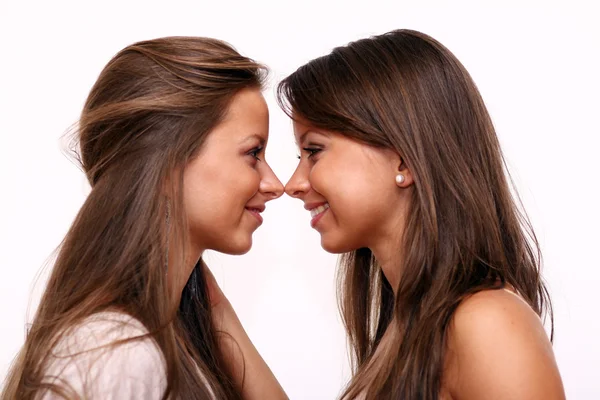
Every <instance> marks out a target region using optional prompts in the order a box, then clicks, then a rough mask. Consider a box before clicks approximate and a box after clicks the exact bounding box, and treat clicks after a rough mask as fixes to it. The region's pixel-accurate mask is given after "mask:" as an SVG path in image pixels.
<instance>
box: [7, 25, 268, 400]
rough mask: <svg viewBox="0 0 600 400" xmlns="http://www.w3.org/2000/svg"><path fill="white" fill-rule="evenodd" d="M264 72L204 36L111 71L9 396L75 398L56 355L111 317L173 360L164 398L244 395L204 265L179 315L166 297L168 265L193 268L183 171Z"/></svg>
mask: <svg viewBox="0 0 600 400" xmlns="http://www.w3.org/2000/svg"><path fill="white" fill-rule="evenodd" d="M265 73H266V69H265V68H264V67H263V66H262V65H260V64H257V63H256V62H254V61H252V60H251V59H249V58H247V57H243V56H241V55H240V54H239V53H238V52H236V51H235V50H234V49H233V48H232V47H231V46H230V45H228V44H226V43H224V42H221V41H218V40H215V39H210V38H197V37H168V38H161V39H155V40H149V41H143V42H139V43H135V44H133V45H130V46H128V47H126V48H125V49H123V50H122V51H120V52H119V53H118V54H117V55H116V56H115V57H114V58H113V59H112V60H111V61H110V62H109V63H108V64H107V65H106V67H105V68H104V69H103V71H102V72H101V74H100V76H99V78H98V80H97V81H96V83H95V85H94V87H93V88H92V90H91V92H90V94H89V96H88V98H87V101H86V103H85V106H84V109H83V112H82V114H81V118H80V121H79V124H78V130H77V133H78V135H77V140H78V144H79V148H80V154H79V157H80V162H81V165H82V167H83V170H84V171H85V174H86V176H87V178H88V180H89V183H90V185H91V192H90V194H89V196H88V197H87V199H86V201H85V203H84V204H83V206H82V208H81V210H80V211H79V213H78V215H77V217H76V218H75V221H74V222H73V224H72V226H71V228H70V230H69V232H68V233H67V235H66V237H65V238H64V240H63V242H62V244H61V246H60V250H59V253H58V257H57V260H56V263H55V265H54V268H53V270H52V274H51V276H50V279H49V281H48V284H47V288H46V290H45V292H44V295H43V297H42V299H41V303H40V306H39V308H38V310H37V312H36V315H35V318H34V320H33V323H32V325H31V328H30V329H29V331H28V334H27V337H26V340H25V344H24V346H23V348H22V350H21V352H20V353H19V355H18V357H17V359H16V361H15V362H14V363H13V365H12V369H11V372H10V373H9V376H8V378H7V381H6V387H5V389H4V392H3V396H2V398H3V399H16V398H18V399H33V398H34V397H35V396H36V395H37V394H39V393H40V392H42V391H44V390H51V391H53V392H55V393H57V394H60V395H62V396H63V397H66V398H76V397H77V396H78V395H77V394H75V393H73V391H72V389H70V388H68V387H65V386H64V385H60V382H54V383H52V382H51V381H49V380H48V377H47V376H45V371H46V368H47V366H48V362H49V361H48V355H49V354H50V353H51V350H52V349H53V348H54V347H55V346H56V344H57V343H58V341H59V340H60V337H61V334H62V333H64V332H66V331H68V329H69V328H72V327H74V326H76V324H77V323H78V322H80V321H82V320H83V319H84V318H85V317H87V316H90V315H92V314H94V313H97V312H100V311H104V310H118V311H121V312H125V313H127V314H129V315H131V316H133V317H135V318H137V319H138V320H139V321H141V322H142V323H143V324H144V326H145V327H146V328H147V329H148V331H149V332H150V333H149V335H150V336H151V337H152V338H153V339H154V340H155V341H156V342H157V344H158V346H159V348H160V350H161V351H162V353H163V355H164V359H165V361H166V372H167V390H166V392H165V393H164V396H163V398H165V399H166V398H167V397H174V398H184V399H208V398H209V395H210V393H211V392H212V393H214V395H215V397H216V398H218V399H236V398H240V395H239V393H238V392H237V391H236V388H235V387H234V384H233V382H232V379H231V378H230V376H229V375H228V373H227V371H226V368H225V366H224V361H223V358H222V355H221V353H220V351H219V348H218V346H217V332H215V329H214V327H213V325H212V323H211V308H210V304H209V301H208V297H207V288H206V281H205V277H204V275H203V268H202V265H201V263H202V262H201V261H200V262H199V263H198V264H197V265H196V268H195V269H194V270H193V272H192V274H191V276H190V277H189V280H188V281H187V284H186V286H185V288H184V290H183V293H182V296H181V302H180V305H179V309H178V310H177V309H173V307H172V306H170V305H169V302H168V301H167V299H169V298H171V296H172V293H170V290H169V282H168V280H167V274H166V272H167V271H166V259H167V255H168V253H169V252H168V248H170V249H173V248H174V249H175V250H176V251H175V252H174V253H175V254H173V252H172V254H171V257H169V259H170V261H169V271H170V272H169V274H171V271H173V272H175V273H176V272H177V271H179V270H183V269H185V267H184V263H185V261H186V259H187V255H186V247H187V246H186V244H188V226H187V216H186V213H185V210H184V209H183V199H182V193H183V191H182V186H183V171H184V169H185V166H186V165H187V163H188V161H189V160H190V159H191V158H192V157H194V156H195V155H196V154H198V152H199V149H200V148H201V146H202V144H203V142H204V140H205V138H206V137H207V135H208V134H209V132H210V131H211V130H212V129H213V128H214V127H215V126H216V125H217V124H219V123H220V121H221V120H222V118H223V117H224V114H225V112H226V111H227V108H228V105H229V104H230V102H231V100H232V98H233V97H234V96H235V95H236V94H237V93H238V92H239V91H240V90H242V89H245V88H261V87H262V85H263V81H264V77H265ZM167 213H168V215H169V218H168V221H167V218H166V215H167ZM198 368H199V369H200V371H201V373H202V374H201V375H203V376H201V375H200V374H198V372H197V371H198Z"/></svg>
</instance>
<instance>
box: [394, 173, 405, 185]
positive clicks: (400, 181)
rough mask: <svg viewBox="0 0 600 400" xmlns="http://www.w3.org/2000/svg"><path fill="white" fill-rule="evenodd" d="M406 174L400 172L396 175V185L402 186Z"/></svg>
mask: <svg viewBox="0 0 600 400" xmlns="http://www.w3.org/2000/svg"><path fill="white" fill-rule="evenodd" d="M404 179H405V178H404V175H402V174H398V175H396V185H398V186H400V185H402V184H403V183H404Z"/></svg>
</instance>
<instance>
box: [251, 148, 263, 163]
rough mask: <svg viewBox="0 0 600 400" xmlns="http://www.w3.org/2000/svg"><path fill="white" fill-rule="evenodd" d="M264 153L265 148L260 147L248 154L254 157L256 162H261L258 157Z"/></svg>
mask: <svg viewBox="0 0 600 400" xmlns="http://www.w3.org/2000/svg"><path fill="white" fill-rule="evenodd" d="M262 151H263V147H262V146H259V147H255V148H254V149H252V150H250V151H249V152H248V153H247V154H248V155H249V156H252V157H254V158H256V160H258V161H261V159H260V158H258V155H259V154H260V153H261V152H262Z"/></svg>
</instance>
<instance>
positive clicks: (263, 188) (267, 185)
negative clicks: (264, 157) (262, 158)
mask: <svg viewBox="0 0 600 400" xmlns="http://www.w3.org/2000/svg"><path fill="white" fill-rule="evenodd" d="M259 191H260V192H261V193H262V194H263V195H265V197H266V198H267V201H269V200H275V199H277V198H279V197H281V195H282V194H283V184H282V183H281V181H280V180H279V179H278V178H277V176H276V175H275V173H274V172H273V170H272V169H271V167H269V166H268V165H266V163H265V169H264V172H263V176H262V179H261V180H260V186H259Z"/></svg>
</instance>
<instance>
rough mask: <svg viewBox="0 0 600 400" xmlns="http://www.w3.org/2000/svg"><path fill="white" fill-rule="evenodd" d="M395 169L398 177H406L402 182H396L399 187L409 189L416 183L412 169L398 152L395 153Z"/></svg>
mask: <svg viewBox="0 0 600 400" xmlns="http://www.w3.org/2000/svg"><path fill="white" fill-rule="evenodd" d="M393 167H394V173H395V174H396V177H397V176H398V175H402V176H403V177H404V179H403V180H402V179H401V180H400V181H401V182H400V181H399V180H396V185H397V186H398V187H400V188H407V187H409V186H411V185H412V184H413V183H414V179H413V175H412V172H411V170H410V168H408V166H407V165H406V163H405V162H404V159H403V158H402V156H401V155H400V154H398V153H396V152H394V160H393Z"/></svg>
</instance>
